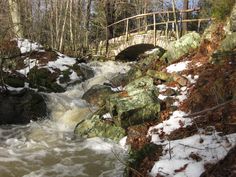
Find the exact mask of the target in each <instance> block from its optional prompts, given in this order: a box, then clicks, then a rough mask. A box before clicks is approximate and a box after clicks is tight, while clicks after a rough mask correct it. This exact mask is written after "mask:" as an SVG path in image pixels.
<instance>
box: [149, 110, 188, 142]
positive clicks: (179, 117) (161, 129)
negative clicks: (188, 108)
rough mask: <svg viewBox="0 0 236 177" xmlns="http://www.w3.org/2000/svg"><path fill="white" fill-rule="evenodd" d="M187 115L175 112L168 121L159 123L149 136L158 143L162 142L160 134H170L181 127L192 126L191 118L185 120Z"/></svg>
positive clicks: (151, 128) (152, 128)
mask: <svg viewBox="0 0 236 177" xmlns="http://www.w3.org/2000/svg"><path fill="white" fill-rule="evenodd" d="M186 115H187V114H186V113H185V112H183V111H174V112H173V114H172V115H171V116H170V118H169V119H168V120H165V121H163V122H162V123H159V124H158V125H155V126H153V127H150V129H149V135H151V139H152V140H151V141H152V142H154V143H158V142H159V141H161V140H160V138H159V134H163V133H164V134H170V133H171V132H173V131H174V130H177V129H179V128H181V127H187V126H188V125H192V120H191V119H189V118H183V116H186Z"/></svg>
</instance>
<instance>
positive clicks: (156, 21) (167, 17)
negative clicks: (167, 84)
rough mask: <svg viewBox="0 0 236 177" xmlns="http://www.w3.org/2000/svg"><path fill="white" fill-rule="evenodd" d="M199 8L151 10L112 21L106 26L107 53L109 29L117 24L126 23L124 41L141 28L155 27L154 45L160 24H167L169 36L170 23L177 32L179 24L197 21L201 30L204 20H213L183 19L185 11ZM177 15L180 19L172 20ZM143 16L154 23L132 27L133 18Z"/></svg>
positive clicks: (209, 19) (198, 28) (205, 19)
mask: <svg viewBox="0 0 236 177" xmlns="http://www.w3.org/2000/svg"><path fill="white" fill-rule="evenodd" d="M199 10H200V8H194V9H187V10H173V11H159V12H150V13H145V14H139V15H135V16H132V17H128V18H125V19H122V20H119V21H117V22H115V23H112V24H110V25H108V26H107V27H106V53H107V52H108V48H109V39H110V36H109V29H110V28H112V27H114V26H116V25H119V24H122V23H123V25H124V29H125V32H123V34H122V35H125V41H124V42H126V41H128V38H129V34H130V33H133V32H138V31H139V30H140V29H146V31H147V29H148V27H153V31H154V33H153V38H154V46H156V37H157V28H158V26H161V25H165V34H166V36H167V37H168V31H169V24H172V27H173V28H175V29H176V32H175V33H179V31H178V30H177V29H178V25H179V24H181V25H182V24H183V23H190V22H197V23H198V25H197V31H199V30H200V28H201V24H202V22H209V21H211V20H213V19H211V18H198V19H183V18H182V17H183V14H184V13H190V12H198V11H199ZM163 16H164V17H165V18H164V17H163ZM176 16H178V17H180V18H179V20H177V18H174V19H172V20H170V17H176ZM141 18H149V21H150V20H151V21H152V23H151V24H148V23H146V24H144V25H140V26H138V27H137V28H135V29H131V28H130V22H131V20H135V19H141ZM159 19H161V21H159ZM147 21H148V20H147ZM173 28H172V29H173ZM181 29H182V28H181ZM177 36H179V34H177Z"/></svg>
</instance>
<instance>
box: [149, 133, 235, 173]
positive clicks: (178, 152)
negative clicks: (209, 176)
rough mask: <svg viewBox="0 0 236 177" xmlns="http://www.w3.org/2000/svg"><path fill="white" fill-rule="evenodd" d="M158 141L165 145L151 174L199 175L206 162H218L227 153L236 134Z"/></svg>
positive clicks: (197, 135) (214, 134)
mask: <svg viewBox="0 0 236 177" xmlns="http://www.w3.org/2000/svg"><path fill="white" fill-rule="evenodd" d="M156 143H157V144H161V145H163V155H162V156H161V157H160V159H159V161H157V162H156V163H155V165H154V166H153V168H152V170H151V172H150V175H151V176H157V174H160V175H163V176H168V177H170V176H171V177H182V176H184V177H199V176H200V175H201V174H202V173H203V172H204V171H205V169H204V164H206V163H216V162H217V161H219V160H221V159H223V158H224V157H225V156H226V155H227V153H228V151H229V150H230V148H232V147H233V146H234V145H235V144H236V134H230V135H226V136H219V135H218V133H217V132H214V133H213V134H212V135H203V134H196V135H193V136H191V137H188V138H185V139H180V140H175V141H170V142H168V141H165V142H156ZM170 156H171V158H170Z"/></svg>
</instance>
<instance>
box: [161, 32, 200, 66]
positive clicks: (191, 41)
mask: <svg viewBox="0 0 236 177" xmlns="http://www.w3.org/2000/svg"><path fill="white" fill-rule="evenodd" d="M200 42H201V37H200V35H199V34H198V33H196V32H191V33H188V34H186V35H184V36H182V37H181V38H180V39H179V40H177V41H174V42H172V43H171V44H170V46H169V48H168V50H167V52H166V53H165V54H164V55H163V56H162V57H161V59H162V60H165V61H166V62H168V63H172V62H174V61H175V60H177V59H179V58H180V57H182V56H183V55H185V54H187V53H189V52H191V51H192V50H194V49H196V48H198V47H199V46H200Z"/></svg>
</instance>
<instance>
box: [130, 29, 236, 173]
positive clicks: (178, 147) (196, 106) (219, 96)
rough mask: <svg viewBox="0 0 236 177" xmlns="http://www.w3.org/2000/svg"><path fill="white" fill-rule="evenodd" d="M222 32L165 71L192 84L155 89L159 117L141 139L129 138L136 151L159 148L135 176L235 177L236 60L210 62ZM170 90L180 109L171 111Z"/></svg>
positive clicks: (147, 156) (141, 132) (148, 155)
mask: <svg viewBox="0 0 236 177" xmlns="http://www.w3.org/2000/svg"><path fill="white" fill-rule="evenodd" d="M222 30H223V28H222V26H220V25H219V27H218V29H217V30H216V31H215V32H213V36H212V41H207V40H203V41H202V43H201V45H200V47H199V49H198V50H196V51H194V52H192V53H191V54H188V55H186V56H184V57H181V58H180V59H179V60H177V61H176V62H175V63H174V64H172V65H170V66H168V67H167V68H165V67H163V69H162V71H165V72H172V70H173V71H178V74H179V75H181V76H184V77H185V78H187V79H188V81H187V82H188V83H187V84H186V86H181V85H179V83H177V82H169V83H162V84H159V85H157V87H158V88H160V89H161V91H162V92H161V94H162V93H163V95H159V99H162V100H163V105H164V106H162V111H161V113H160V119H159V120H158V121H157V122H152V123H149V124H144V125H143V126H141V127H138V128H137V129H136V131H137V132H139V136H136V137H135V136H129V134H128V142H129V143H130V144H131V147H132V149H135V150H138V151H139V150H140V151H141V149H143V148H144V147H145V146H147V145H148V144H155V145H157V146H156V148H155V149H154V150H153V149H152V153H146V154H145V153H144V158H142V160H140V162H139V164H138V165H136V166H135V168H136V170H137V171H138V172H136V171H134V172H133V173H132V176H150V175H151V176H156V177H162V176H191V177H192V176H217V177H218V176H219V177H223V176H236V165H235V159H236V153H235V152H236V149H235V147H236V146H235V145H236V99H235V96H236V91H235V88H236V60H235V56H234V55H229V56H223V57H221V60H220V62H219V63H215V64H213V63H212V58H211V56H212V54H213V52H214V51H215V50H216V49H217V48H218V46H219V45H220V41H221V40H222V39H223V35H222V34H223V32H222ZM210 61H211V62H210ZM169 89H172V90H175V91H177V92H178V95H177V96H175V97H174V96H172V98H174V100H175V102H174V104H175V105H176V106H177V107H178V109H177V111H173V110H172V109H170V108H169V107H168V104H169V103H168V102H169V101H168V100H169V98H170V97H168V96H164V95H165V92H168V90H169ZM165 107H166V108H165ZM163 108H164V109H163ZM227 154H228V155H227Z"/></svg>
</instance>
